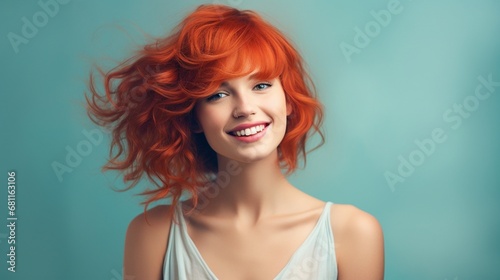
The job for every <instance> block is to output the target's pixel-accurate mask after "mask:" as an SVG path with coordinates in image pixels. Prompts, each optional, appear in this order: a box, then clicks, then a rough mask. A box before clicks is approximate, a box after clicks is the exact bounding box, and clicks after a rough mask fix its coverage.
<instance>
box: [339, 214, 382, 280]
mask: <svg viewBox="0 0 500 280" xmlns="http://www.w3.org/2000/svg"><path fill="white" fill-rule="evenodd" d="M337 208H339V207H337ZM340 208H343V209H338V210H339V211H338V212H335V211H334V210H333V209H332V216H334V217H335V220H336V221H335V224H334V225H335V226H332V227H333V228H334V239H335V246H336V255H337V264H338V270H339V275H338V280H359V279H363V280H382V279H384V237H383V233H382V228H381V226H380V224H379V222H378V221H377V219H375V218H374V217H373V216H372V215H370V214H368V213H366V212H364V211H362V210H360V209H358V208H356V207H354V206H351V205H341V207H340Z"/></svg>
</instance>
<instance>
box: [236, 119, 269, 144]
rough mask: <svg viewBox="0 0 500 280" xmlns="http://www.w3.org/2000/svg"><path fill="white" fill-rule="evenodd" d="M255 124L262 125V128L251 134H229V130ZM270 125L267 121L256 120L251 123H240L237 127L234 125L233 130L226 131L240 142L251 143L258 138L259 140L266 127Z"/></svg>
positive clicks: (264, 133)
mask: <svg viewBox="0 0 500 280" xmlns="http://www.w3.org/2000/svg"><path fill="white" fill-rule="evenodd" d="M256 125H264V129H263V130H262V131H260V132H258V133H256V134H254V135H252V136H237V135H233V134H231V133H230V132H232V131H237V130H242V129H245V128H249V127H254V126H256ZM270 125H271V123H269V122H258V123H252V124H241V125H239V126H237V127H235V128H234V129H233V130H231V131H229V132H228V135H229V136H231V137H233V138H234V139H236V140H238V141H241V142H245V143H252V142H256V141H258V140H260V139H261V138H262V137H264V135H266V132H267V128H268V127H269V126H270Z"/></svg>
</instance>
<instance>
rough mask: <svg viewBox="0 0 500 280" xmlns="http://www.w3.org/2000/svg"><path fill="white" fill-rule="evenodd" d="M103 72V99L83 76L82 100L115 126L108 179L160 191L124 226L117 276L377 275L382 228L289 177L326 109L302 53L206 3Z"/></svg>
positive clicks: (268, 29) (260, 26) (260, 23)
mask: <svg viewBox="0 0 500 280" xmlns="http://www.w3.org/2000/svg"><path fill="white" fill-rule="evenodd" d="M101 73H102V72H101ZM103 75H104V79H105V91H106V94H105V95H104V96H101V95H99V94H98V93H97V91H96V89H95V87H94V81H93V80H92V78H91V80H90V81H91V83H90V89H91V92H92V94H91V97H90V98H87V101H88V104H89V107H88V108H89V115H90V116H91V118H92V119H93V120H94V121H95V122H97V123H98V124H100V125H104V126H112V127H113V141H112V146H111V152H112V151H113V148H117V150H116V153H115V154H114V155H113V156H112V158H111V159H110V161H109V163H108V164H107V165H106V166H105V168H104V169H116V170H121V171H123V172H124V173H125V176H124V179H125V180H127V181H132V184H131V186H130V187H132V186H134V185H135V183H136V182H137V181H138V180H139V179H140V178H141V176H142V174H144V173H145V174H146V175H147V176H148V177H149V178H150V179H151V180H152V182H154V183H155V185H156V188H154V189H151V190H147V191H145V192H144V193H143V194H145V195H149V198H148V200H147V201H146V202H145V212H144V213H142V214H140V215H138V216H137V217H135V218H134V219H133V220H132V221H131V223H130V225H129V227H128V230H127V234H126V243H125V257H124V279H147V280H149V279H172V280H174V279H175V280H178V279H179V280H183V279H189V280H191V279H193V280H203V279H213V280H214V279H220V280H226V279H229V280H237V279H342V280H350V279H352V280H360V279H362V280H371V279H374V280H375V279H378V280H379V279H383V271H384V252H383V237H382V230H381V227H380V225H379V223H378V222H377V220H376V219H375V218H374V217H372V216H371V215H369V214H367V213H365V212H363V211H361V210H359V209H357V208H356V207H354V206H350V205H341V204H333V203H332V202H329V201H327V202H325V201H322V200H320V199H317V198H314V197H312V196H310V195H308V194H306V193H304V192H302V191H301V190H299V189H297V188H296V187H295V186H293V185H292V184H290V182H289V181H288V180H287V178H286V175H287V174H289V173H291V172H293V171H294V170H295V169H296V167H297V164H298V160H299V158H300V157H301V156H303V157H304V159H305V145H306V140H307V139H308V138H309V136H310V135H311V133H310V132H319V133H320V136H321V138H322V134H321V132H320V125H321V121H322V107H321V104H320V103H319V101H318V100H317V99H316V98H315V94H314V93H313V91H312V89H313V86H312V83H311V82H310V81H309V79H308V76H307V74H306V72H305V70H304V68H303V62H302V59H301V57H300V55H299V54H298V53H297V51H296V50H295V49H294V47H293V46H292V45H291V44H290V43H289V41H288V40H287V39H286V38H285V37H284V36H283V35H282V34H281V33H280V32H279V31H278V30H277V29H276V28H274V27H273V26H271V25H270V24H268V23H267V22H265V21H264V20H263V19H262V18H261V17H260V16H258V15H257V14H256V13H254V12H252V11H240V10H237V9H234V8H230V7H226V6H220V5H204V6H200V7H199V8H198V9H196V10H195V11H194V12H192V13H191V14H190V15H188V16H187V17H186V18H185V19H184V20H183V21H182V22H181V23H180V25H179V26H178V27H177V28H176V29H175V30H174V31H173V33H172V35H170V36H169V37H167V38H164V39H161V40H158V41H156V42H155V43H153V44H150V45H146V46H145V47H144V49H143V50H141V51H140V52H139V54H138V55H137V56H136V57H134V58H133V59H131V60H129V61H127V62H125V63H123V64H122V65H120V66H119V67H118V68H117V69H114V70H112V71H110V72H109V73H107V74H103ZM311 184H314V182H311ZM304 187H305V188H307V186H304ZM186 194H188V195H189V196H188V197H187V198H186V196H185V195H186ZM165 197H170V198H171V203H170V204H169V205H160V206H156V207H153V208H151V209H149V210H147V206H148V204H149V203H150V202H153V201H157V200H159V199H162V198H165ZM181 198H185V199H181ZM127 277H128V278H127ZM133 277H135V278H133Z"/></svg>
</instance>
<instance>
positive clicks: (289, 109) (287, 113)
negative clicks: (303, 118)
mask: <svg viewBox="0 0 500 280" xmlns="http://www.w3.org/2000/svg"><path fill="white" fill-rule="evenodd" d="M292 111H293V110H292V104H290V102H288V101H287V102H286V116H287V117H288V116H290V115H291V114H292Z"/></svg>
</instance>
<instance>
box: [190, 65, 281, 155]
mask: <svg viewBox="0 0 500 280" xmlns="http://www.w3.org/2000/svg"><path fill="white" fill-rule="evenodd" d="M289 114H290V107H289V106H288V105H287V102H286V99H285V93H284V91H283V88H282V87H281V82H280V80H279V79H278V78H275V79H272V80H257V79H256V78H255V77H254V76H253V73H252V74H249V75H247V76H244V77H240V78H236V79H231V80H228V81H225V82H224V83H222V84H221V86H220V87H219V89H218V90H217V91H216V92H214V94H213V95H211V96H210V97H208V98H206V99H203V100H200V101H198V103H197V105H196V116H197V119H198V123H199V124H200V128H201V130H202V131H203V133H204V134H205V137H206V139H207V141H208V143H209V144H210V146H211V147H212V149H214V151H215V152H216V153H217V154H218V156H219V157H221V156H222V157H225V158H228V159H233V160H236V161H240V162H253V161H258V160H260V159H263V158H266V157H268V156H270V155H272V154H273V153H276V152H277V147H278V145H279V144H280V143H281V140H282V139H283V137H284V135H285V131H286V123H287V120H286V117H287V115H289Z"/></svg>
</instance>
